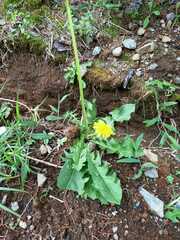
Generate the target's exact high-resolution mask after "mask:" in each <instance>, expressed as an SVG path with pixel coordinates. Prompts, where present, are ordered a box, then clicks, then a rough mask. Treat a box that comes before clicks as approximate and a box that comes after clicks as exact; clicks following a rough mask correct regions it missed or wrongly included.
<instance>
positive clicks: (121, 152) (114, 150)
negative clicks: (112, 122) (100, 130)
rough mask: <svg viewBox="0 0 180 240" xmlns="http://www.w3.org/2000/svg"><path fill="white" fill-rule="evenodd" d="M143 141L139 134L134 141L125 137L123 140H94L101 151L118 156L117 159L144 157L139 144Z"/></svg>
mask: <svg viewBox="0 0 180 240" xmlns="http://www.w3.org/2000/svg"><path fill="white" fill-rule="evenodd" d="M142 139H143V134H141V135H140V136H139V137H138V138H137V139H136V140H135V141H134V140H133V139H132V138H131V137H130V136H128V135H127V136H126V137H124V138H123V139H114V138H112V139H110V140H95V141H93V142H94V143H96V144H97V145H98V146H99V147H100V148H101V149H102V150H105V151H106V152H107V153H109V154H118V156H119V158H139V157H142V156H143V155H144V152H143V149H142V148H141V147H140V144H141V142H142Z"/></svg>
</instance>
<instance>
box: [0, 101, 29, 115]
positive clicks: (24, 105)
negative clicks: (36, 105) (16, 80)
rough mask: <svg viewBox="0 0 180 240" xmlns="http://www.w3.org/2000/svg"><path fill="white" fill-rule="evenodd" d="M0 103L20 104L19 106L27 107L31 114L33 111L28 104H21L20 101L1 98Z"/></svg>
mask: <svg viewBox="0 0 180 240" xmlns="http://www.w3.org/2000/svg"><path fill="white" fill-rule="evenodd" d="M0 101H4V102H11V103H18V104H19V105H21V106H23V107H25V108H26V109H27V110H28V111H29V112H32V109H31V108H29V107H28V106H27V105H26V104H24V103H21V102H19V101H15V100H12V99H8V98H0Z"/></svg>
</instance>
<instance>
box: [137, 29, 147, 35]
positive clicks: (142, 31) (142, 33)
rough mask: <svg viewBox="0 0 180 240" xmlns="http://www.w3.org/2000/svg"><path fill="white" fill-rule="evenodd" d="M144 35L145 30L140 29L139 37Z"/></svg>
mask: <svg viewBox="0 0 180 240" xmlns="http://www.w3.org/2000/svg"><path fill="white" fill-rule="evenodd" d="M144 33H145V29H144V28H142V27H140V28H139V29H138V31H137V35H138V36H143V35H144Z"/></svg>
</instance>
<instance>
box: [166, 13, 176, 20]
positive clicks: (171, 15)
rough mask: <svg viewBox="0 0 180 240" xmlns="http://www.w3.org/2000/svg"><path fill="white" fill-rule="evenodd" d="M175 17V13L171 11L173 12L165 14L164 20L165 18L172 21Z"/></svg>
mask: <svg viewBox="0 0 180 240" xmlns="http://www.w3.org/2000/svg"><path fill="white" fill-rule="evenodd" d="M175 17H176V14H175V13H173V12H171V13H168V14H167V15H166V20H167V21H173V20H174V19H175Z"/></svg>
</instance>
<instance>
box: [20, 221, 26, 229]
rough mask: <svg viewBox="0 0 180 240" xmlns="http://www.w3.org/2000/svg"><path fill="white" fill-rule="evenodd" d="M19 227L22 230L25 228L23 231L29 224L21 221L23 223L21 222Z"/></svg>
mask: <svg viewBox="0 0 180 240" xmlns="http://www.w3.org/2000/svg"><path fill="white" fill-rule="evenodd" d="M19 226H20V227H21V228H23V229H26V228H27V223H26V222H24V221H22V220H21V221H20V222H19Z"/></svg>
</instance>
